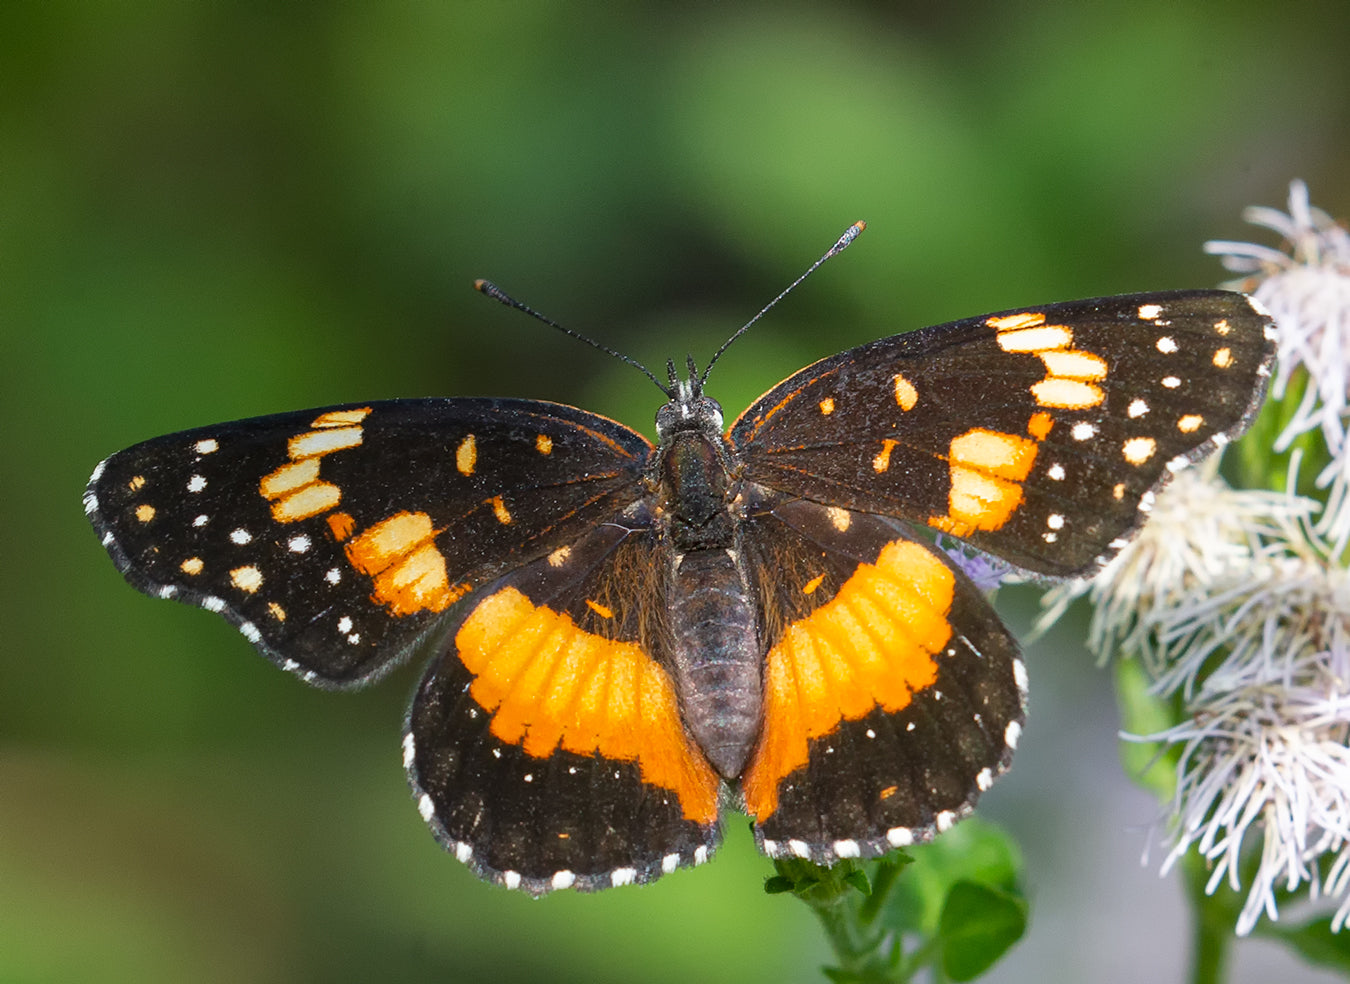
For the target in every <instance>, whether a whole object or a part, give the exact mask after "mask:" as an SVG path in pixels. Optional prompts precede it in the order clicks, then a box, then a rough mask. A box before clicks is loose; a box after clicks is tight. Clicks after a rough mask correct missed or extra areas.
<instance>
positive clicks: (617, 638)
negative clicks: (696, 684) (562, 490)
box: [404, 508, 720, 894]
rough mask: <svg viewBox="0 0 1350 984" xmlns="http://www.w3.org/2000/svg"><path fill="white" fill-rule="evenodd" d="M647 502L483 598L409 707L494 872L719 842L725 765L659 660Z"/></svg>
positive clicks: (645, 866)
mask: <svg viewBox="0 0 1350 984" xmlns="http://www.w3.org/2000/svg"><path fill="white" fill-rule="evenodd" d="M642 513H643V510H641V509H640V508H637V509H632V510H629V513H628V515H626V516H624V517H623V518H622V519H619V518H618V517H616V522H614V523H609V524H604V525H602V526H600V527H599V528H598V529H596V530H594V531H593V532H591V533H589V534H587V535H586V536H585V537H583V538H581V539H580V540H579V541H578V542H576V543H574V544H569V545H565V546H563V547H559V548H557V549H556V550H555V551H553V552H552V553H550V554H549V555H547V556H545V557H543V558H541V559H539V560H537V561H535V562H533V563H532V564H529V565H527V566H525V567H523V568H521V569H520V570H518V571H515V572H513V573H511V574H509V575H507V576H505V577H503V578H501V579H500V580H499V581H497V582H496V583H494V584H492V585H490V586H488V587H487V588H485V589H484V590H483V591H482V592H480V594H479V595H477V596H475V597H474V598H472V599H471V600H470V601H469V603H468V606H467V610H466V611H465V613H464V615H463V617H462V618H461V619H460V620H458V622H457V624H456V625H455V627H454V629H453V630H452V632H451V633H450V634H449V638H448V643H447V646H446V648H445V651H444V653H443V655H441V656H440V657H439V658H438V659H436V660H434V661H433V662H432V664H431V666H430V668H429V669H428V671H427V674H426V676H425V677H424V679H423V681H422V684H421V686H420V687H419V689H418V692H417V695H416V697H415V698H414V700H413V705H412V709H411V711H410V713H409V718H408V725H407V731H406V737H405V745H404V748H405V752H406V759H405V761H406V764H407V766H408V769H409V774H410V777H411V781H412V784H413V787H414V791H415V794H416V795H417V796H418V799H419V807H420V808H421V810H422V813H423V816H424V817H425V818H426V819H427V820H428V822H429V823H430V824H431V825H432V828H433V830H434V831H435V832H436V834H437V836H438V837H439V838H440V840H441V841H442V843H444V844H445V845H446V847H447V848H448V849H449V850H451V851H453V852H454V853H455V854H456V855H457V856H458V857H460V859H461V860H464V861H466V862H467V863H469V864H470V865H472V866H473V867H474V868H475V870H476V871H477V872H478V873H479V874H480V875H483V876H486V877H490V878H493V879H495V880H497V881H500V882H503V883H505V884H507V885H509V886H511V887H518V888H522V889H524V890H526V891H529V892H531V893H533V894H540V893H542V892H545V891H549V890H550V889H554V888H561V887H578V888H582V889H588V890H589V889H596V888H605V887H609V886H611V885H621V884H627V883H629V882H635V881H647V880H649V879H651V878H654V877H657V876H658V875H660V874H662V873H663V872H668V871H671V870H673V869H674V868H676V867H679V866H684V865H689V864H697V863H701V862H702V861H704V860H706V858H707V857H708V856H709V854H710V853H711V851H712V850H713V849H714V848H715V846H716V844H717V842H718V839H719V837H720V827H719V822H718V799H719V788H720V781H719V779H718V777H717V776H716V775H715V774H714V772H713V771H712V769H711V768H710V767H709V766H708V764H707V762H706V760H705V759H704V757H703V754H702V752H700V751H699V750H698V749H697V747H696V746H695V745H694V743H693V742H692V741H691V740H690V739H689V737H688V736H687V735H686V733H685V730H684V726H683V724H682V721H681V715H680V709H679V704H678V700H677V698H676V694H675V690H674V687H673V685H672V683H671V679H670V676H669V675H668V674H667V672H666V671H665V670H664V669H663V668H662V665H661V663H660V661H659V655H660V650H661V649H662V647H663V646H664V645H665V643H664V641H663V633H662V631H661V620H660V618H659V617H657V616H656V614H655V613H657V612H659V611H661V610H662V605H663V603H664V599H663V597H662V585H663V581H664V578H663V574H664V572H663V571H662V569H661V567H660V565H658V564H653V563H652V557H653V555H654V553H655V552H656V548H657V542H656V536H655V533H654V531H653V530H652V529H651V528H650V525H649V521H648V520H646V519H645V518H644V517H643V515H642Z"/></svg>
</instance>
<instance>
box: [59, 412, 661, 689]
mask: <svg viewBox="0 0 1350 984" xmlns="http://www.w3.org/2000/svg"><path fill="white" fill-rule="evenodd" d="M649 451H650V445H649V444H648V442H647V441H646V439H644V438H643V437H641V436H640V435H638V434H637V433H635V432H634V431H631V430H629V429H628V428H625V427H622V426H620V425H619V424H616V423H614V422H612V421H609V420H607V419H605V418H603V417H599V416H596V415H594V414H589V413H586V412H584V411H580V410H576V409H573V408H571V407H565V406H560V405H555V404H544V403H535V402H530V401H523V400H469V399H464V400H399V401H390V402H384V403H370V404H354V405H348V406H341V407H331V408H328V409H320V410H310V411H302V412H298V413H287V414H279V415H275V416H271V417H261V418H256V419H252V420H244V421H238V422H235V423H230V424H223V425H220V426H217V427H207V428H201V429H198V430H193V431H187V432H185V433H180V434H174V435H170V436H168V437H162V438H157V439H155V440H152V441H147V442H145V443H143V444H138V445H136V446H135V447H132V448H129V449H128V450H126V451H122V452H120V453H118V454H115V455H113V456H112V457H110V458H109V459H107V460H106V461H105V462H104V463H103V464H101V465H100V466H99V468H98V469H97V471H96V472H95V474H94V477H93V478H92V479H91V480H90V484H89V490H88V492H87V493H86V497H85V508H86V511H87V512H88V513H89V515H90V518H91V520H92V521H93V524H94V527H95V529H96V530H97V531H98V532H99V534H100V535H101V537H102V539H103V542H104V545H105V546H106V547H107V549H108V551H109V553H110V554H111V555H112V557H113V560H114V561H115V562H116V564H117V566H118V567H119V568H120V569H121V570H122V572H123V573H124V574H125V576H126V577H127V579H128V580H129V581H131V582H132V584H134V585H135V586H136V587H138V588H140V589H141V590H143V591H145V592H146V593H148V594H152V595H156V596H159V597H173V598H177V599H179V600H182V601H187V602H191V603H195V604H197V605H200V606H202V607H204V608H208V609H210V610H212V611H216V612H219V613H220V614H222V615H224V616H225V617H226V618H228V619H229V620H230V621H231V622H233V623H234V624H235V625H236V626H238V627H239V629H240V631H241V632H243V633H244V635H245V636H246V637H247V638H248V639H249V640H250V641H251V642H253V643H254V644H255V645H256V646H257V647H258V648H259V650H261V651H262V652H263V653H264V654H265V655H267V656H268V657H269V658H270V659H272V660H273V661H274V662H276V663H278V664H279V665H281V666H283V667H285V668H287V669H290V670H294V671H296V672H299V673H301V674H303V675H304V676H305V677H306V679H309V680H310V681H311V682H314V683H318V684H321V685H328V686H351V685H357V684H360V683H363V682H366V681H367V680H369V679H371V678H372V677H373V676H377V675H379V674H380V673H381V672H383V671H384V670H386V669H387V668H388V667H390V666H391V665H393V664H394V663H396V662H397V661H398V660H399V659H400V658H402V657H403V656H405V655H407V653H408V652H409V651H410V650H411V649H412V648H413V647H414V646H415V645H416V644H417V642H418V641H419V640H420V639H421V638H422V637H423V636H424V635H425V634H426V633H427V632H428V631H430V630H431V628H432V627H433V626H434V625H435V624H436V623H437V622H438V621H439V617H440V615H441V613H442V612H444V611H445V610H446V609H448V608H449V607H450V606H451V605H452V604H454V603H455V602H456V601H458V600H459V599H461V598H462V597H464V596H466V595H467V594H469V593H470V592H471V591H472V590H473V589H475V588H476V587H479V586H481V585H482V584H483V583H485V582H486V581H488V580H490V579H492V578H495V577H497V576H498V575H500V574H501V572H502V571H504V570H507V569H509V568H511V567H513V566H516V565H519V564H521V563H523V562H525V561H527V560H529V559H532V558H533V557H534V556H537V555H539V554H540V553H543V552H546V551H547V550H549V549H552V548H553V547H554V546H556V545H557V544H559V543H565V542H568V541H569V540H572V539H575V538H577V537H578V536H580V535H581V533H582V532H583V531H584V530H586V529H588V528H590V527H591V526H593V525H594V524H595V523H596V522H598V521H599V520H601V519H602V518H604V517H606V516H608V515H610V514H613V513H616V512H618V511H619V510H621V509H622V508H623V507H624V506H625V505H626V504H627V503H628V502H631V501H632V500H633V499H635V498H636V497H637V496H638V495H639V494H640V489H639V487H638V486H637V484H636V482H637V479H638V477H639V476H640V475H641V468H642V464H643V462H644V461H645V459H646V456H647V454H648V453H649Z"/></svg>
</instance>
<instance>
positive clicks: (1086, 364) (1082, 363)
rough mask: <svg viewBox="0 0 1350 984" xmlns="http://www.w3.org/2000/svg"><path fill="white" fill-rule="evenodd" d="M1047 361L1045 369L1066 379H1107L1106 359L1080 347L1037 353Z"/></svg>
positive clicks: (1042, 359) (1043, 360)
mask: <svg viewBox="0 0 1350 984" xmlns="http://www.w3.org/2000/svg"><path fill="white" fill-rule="evenodd" d="M1037 354H1038V355H1040V357H1041V361H1042V362H1044V363H1045V371H1046V372H1047V373H1049V374H1050V375H1051V376H1062V377H1063V378H1065V379H1094V380H1095V379H1105V378H1106V360H1105V359H1103V358H1102V357H1101V356H1100V355H1096V354H1095V353H1092V352H1083V351H1080V350H1078V349H1073V350H1071V351H1067V352H1066V351H1064V350H1062V349H1054V350H1051V351H1049V352H1039V353H1037Z"/></svg>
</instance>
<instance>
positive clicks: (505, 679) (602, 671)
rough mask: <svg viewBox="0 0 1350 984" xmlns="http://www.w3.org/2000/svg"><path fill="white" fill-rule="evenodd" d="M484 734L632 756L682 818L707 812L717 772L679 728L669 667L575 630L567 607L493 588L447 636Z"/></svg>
mask: <svg viewBox="0 0 1350 984" xmlns="http://www.w3.org/2000/svg"><path fill="white" fill-rule="evenodd" d="M455 646H456V648H457V649H458V653H459V658H460V660H461V661H462V662H463V663H464V666H465V667H466V668H467V669H468V670H469V672H470V673H472V674H474V681H473V683H472V684H471V685H470V687H469V693H470V695H471V696H472V697H473V699H474V700H475V701H476V702H477V703H478V704H479V706H481V707H483V708H484V709H485V710H487V711H488V712H489V713H490V714H491V715H492V725H491V729H492V733H493V735H494V736H496V737H497V738H498V739H499V740H501V741H504V742H507V743H508V744H512V745H519V746H520V747H521V748H522V749H523V750H524V751H525V752H526V754H528V755H531V756H534V757H535V758H546V757H548V756H549V755H551V754H552V753H553V752H554V750H555V749H558V748H561V749H562V750H563V751H567V752H572V753H574V754H576V755H594V754H598V755H600V756H602V757H604V758H607V759H613V760H616V761H623V762H636V763H637V766H638V769H639V770H640V772H641V774H642V781H643V782H645V783H648V784H650V785H654V786H659V787H660V788H662V789H668V790H671V791H672V792H674V793H675V794H676V795H678V796H679V798H680V805H681V808H682V810H683V811H684V816H685V817H686V819H689V820H693V821H695V822H697V823H703V824H708V823H715V822H716V821H717V815H718V811H717V791H718V784H719V780H718V778H717V776H716V774H715V773H714V772H713V771H712V768H711V766H709V765H708V763H707V762H706V761H705V760H704V758H703V756H702V754H701V753H700V752H698V751H697V750H696V749H695V748H694V747H693V746H692V745H691V744H690V741H689V739H688V738H687V737H686V735H685V733H684V725H683V724H682V723H681V719H680V712H679V705H678V702H677V700H676V696H675V687H674V685H673V684H672V683H671V681H670V678H669V676H667V675H666V672H665V670H663V669H662V668H661V667H660V666H659V665H658V664H657V663H656V662H655V661H654V660H652V659H651V658H650V657H649V656H648V655H647V654H646V653H644V652H643V651H642V649H641V648H640V647H639V646H638V645H637V644H636V643H633V642H621V641H618V640H615V639H606V638H604V637H603V636H599V635H596V634H594V633H591V632H586V631H583V630H582V629H581V628H579V627H578V626H577V625H576V623H575V622H573V621H572V619H571V618H569V617H568V616H567V615H564V614H560V613H558V612H555V611H553V610H552V609H549V608H546V607H543V606H536V605H535V604H533V603H532V602H531V601H530V600H529V599H528V598H527V597H525V595H524V594H522V593H521V592H520V591H518V590H516V589H515V588H511V587H507V588H502V589H501V590H500V591H497V592H495V593H493V594H491V595H489V596H488V597H487V598H484V599H483V601H482V602H480V603H479V604H478V606H477V607H476V608H475V609H474V610H473V611H472V612H471V613H470V614H469V616H468V618H466V619H465V620H464V623H463V625H461V626H460V628H459V631H458V632H457V633H456V635H455Z"/></svg>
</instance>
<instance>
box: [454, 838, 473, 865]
mask: <svg viewBox="0 0 1350 984" xmlns="http://www.w3.org/2000/svg"><path fill="white" fill-rule="evenodd" d="M472 857H473V848H472V847H470V846H469V845H468V844H466V843H464V841H455V858H456V859H457V860H458V861H459V862H460V863H461V864H468V863H469V860H470V859H471V858H472Z"/></svg>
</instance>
